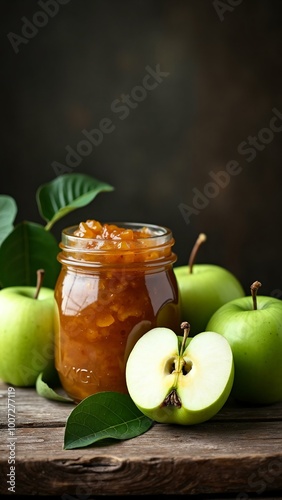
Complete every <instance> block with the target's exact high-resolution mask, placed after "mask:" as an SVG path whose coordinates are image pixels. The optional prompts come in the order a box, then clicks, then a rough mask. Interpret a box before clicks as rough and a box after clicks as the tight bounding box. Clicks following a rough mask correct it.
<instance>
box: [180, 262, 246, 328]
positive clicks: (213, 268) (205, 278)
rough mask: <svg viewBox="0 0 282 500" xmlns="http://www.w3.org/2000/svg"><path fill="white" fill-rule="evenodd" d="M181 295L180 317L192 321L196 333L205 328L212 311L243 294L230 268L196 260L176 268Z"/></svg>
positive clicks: (182, 319)
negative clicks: (191, 266)
mask: <svg viewBox="0 0 282 500" xmlns="http://www.w3.org/2000/svg"><path fill="white" fill-rule="evenodd" d="M174 274H175V276H176V280H177V284H178V289H179V295H180V311H181V321H188V322H189V323H190V325H191V330H190V335H191V336H192V337H193V336H194V335H196V334H197V333H200V332H202V331H204V330H205V329H206V326H207V323H208V321H209V319H210V318H211V316H212V315H213V313H214V312H215V311H216V310H217V309H219V307H221V306H222V305H223V304H225V303H226V302H229V301H230V300H233V299H237V298H240V297H244V296H245V295H246V294H245V291H244V289H243V287H242V285H241V283H240V282H239V280H238V279H237V278H236V277H235V276H234V274H232V273H231V272H230V271H228V270H227V269H225V268H223V267H221V266H217V265H214V264H194V265H193V271H192V273H190V272H189V266H176V267H175V268H174Z"/></svg>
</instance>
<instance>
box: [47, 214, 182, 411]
mask: <svg viewBox="0 0 282 500" xmlns="http://www.w3.org/2000/svg"><path fill="white" fill-rule="evenodd" d="M74 235H75V236H78V237H79V238H87V239H89V242H88V243H89V249H91V248H92V247H93V248H96V245H97V241H98V240H100V242H101V244H102V248H103V252H102V256H101V255H100V256H99V260H101V259H102V262H103V265H100V266H98V267H97V266H95V264H96V262H97V261H96V257H95V251H94V252H92V253H89V254H88V253H86V254H84V257H83V259H84V260H86V261H87V262H89V260H92V261H93V263H94V265H93V266H90V267H89V266H88V267H83V266H81V267H80V266H79V265H78V266H77V265H76V266H74V265H73V264H72V265H66V264H64V265H63V266H62V270H61V273H60V276H59V278H58V281H57V285H56V289H55V297H56V301H57V305H58V321H57V331H56V350H55V353H56V368H57V370H58V373H59V376H60V379H61V383H62V385H63V387H64V389H65V391H66V392H67V393H68V394H69V396H70V397H72V398H73V399H74V400H75V401H77V402H78V401H81V400H82V399H84V398H85V397H87V396H89V395H90V394H94V393H96V392H101V391H117V392H122V393H127V392H128V391H127V387H126V382H125V364H126V360H127V357H128V355H129V352H130V351H131V349H132V347H133V345H134V344H135V342H136V341H137V340H138V338H140V337H141V336H142V335H143V334H144V333H145V332H146V331H148V330H150V329H151V328H153V327H155V326H167V327H169V328H173V329H175V330H176V331H177V330H178V329H179V324H180V318H179V305H178V292H177V285H176V279H175V276H174V272H173V269H172V264H169V263H168V262H169V259H168V258H167V256H168V255H170V254H171V244H170V245H166V246H164V247H163V246H162V248H160V249H158V247H155V248H151V245H149V247H148V251H147V250H146V245H145V250H144V241H146V239H148V238H149V237H150V236H152V234H151V232H150V230H149V229H148V228H146V227H144V228H143V229H142V230H141V231H137V230H136V231H135V230H132V229H124V228H119V227H117V226H115V225H112V224H104V225H102V224H101V223H99V222H97V221H95V220H88V221H86V222H82V223H80V224H79V227H78V229H77V230H76V232H75V233H74ZM140 240H142V242H141V243H140ZM113 241H114V242H117V243H118V246H114V249H113V246H112V245H110V247H108V244H109V243H112V242H113ZM128 242H130V243H131V244H130V249H129V250H128V246H125V247H124V246H123V243H125V244H126V243H128ZM98 248H99V252H100V250H101V245H100V246H98ZM108 248H109V250H108ZM100 253H101V252H100ZM93 254H94V255H93ZM164 257H165V261H166V262H165V264H162V263H161V262H162V260H163V258H164ZM158 259H160V264H159V265H157V266H156V265H154V266H153V267H152V266H151V265H150V263H151V262H152V261H153V260H154V261H155V262H156V260H157V261H158ZM121 263H122V264H124V265H121ZM135 263H136V264H135ZM127 264H129V266H128V265H127Z"/></svg>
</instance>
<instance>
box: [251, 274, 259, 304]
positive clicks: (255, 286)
mask: <svg viewBox="0 0 282 500" xmlns="http://www.w3.org/2000/svg"><path fill="white" fill-rule="evenodd" d="M260 287H261V283H260V282H259V281H254V282H253V284H252V285H251V294H252V298H253V309H254V310H256V309H257V293H258V289H259V288H260Z"/></svg>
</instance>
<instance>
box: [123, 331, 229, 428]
mask: <svg viewBox="0 0 282 500" xmlns="http://www.w3.org/2000/svg"><path fill="white" fill-rule="evenodd" d="M181 326H182V328H184V335H183V337H182V340H181V342H180V340H179V336H178V335H176V333H175V332H174V331H173V330H171V329H170V328H166V327H155V328H152V329H151V330H149V331H148V332H147V333H145V334H144V335H143V336H142V337H141V338H140V339H139V340H138V341H137V342H136V344H135V345H134V347H133V349H132V351H131V352H130V354H129V357H128V359H127V363H126V369H125V373H126V383H127V388H128V392H129V395H130V397H131V399H132V400H133V401H134V403H135V404H136V406H137V407H138V408H139V409H140V411H142V412H143V414H144V415H146V416H148V417H150V418H151V419H152V420H155V421H156V422H160V423H172V424H181V425H190V424H198V423H201V422H204V421H206V420H208V419H210V418H212V417H213V416H214V415H215V414H216V413H217V412H218V411H219V410H220V409H221V408H222V406H223V405H224V404H225V402H226V401H227V399H228V397H229V394H230V392H231V388H232V384H233V379H234V363H233V355H232V351H231V347H230V345H229V343H228V341H227V340H226V339H224V337H223V336H222V335H219V334H218V333H216V332H212V331H210V332H202V333H199V334H198V335H195V337H193V338H188V339H187V336H188V334H189V326H190V325H189V324H188V323H182V325H181ZM223 340H224V341H223Z"/></svg>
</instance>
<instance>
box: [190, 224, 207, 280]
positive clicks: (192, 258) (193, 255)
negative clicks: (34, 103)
mask: <svg viewBox="0 0 282 500" xmlns="http://www.w3.org/2000/svg"><path fill="white" fill-rule="evenodd" d="M206 239H207V237H206V235H205V233H200V234H199V236H198V238H197V240H196V242H195V244H194V246H193V248H192V251H191V254H190V257H189V262H188V267H189V270H190V271H189V272H190V273H192V271H193V265H194V262H195V258H196V255H197V253H198V250H199V248H200V246H201V245H202V243H204V242H205V241H206Z"/></svg>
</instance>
